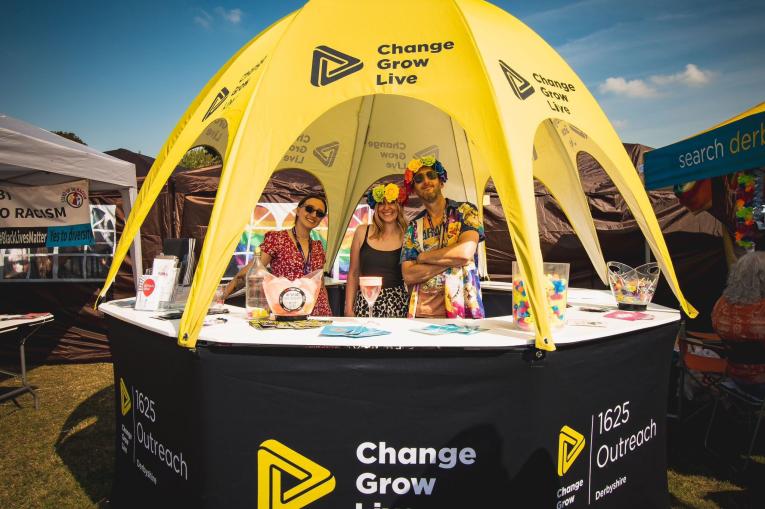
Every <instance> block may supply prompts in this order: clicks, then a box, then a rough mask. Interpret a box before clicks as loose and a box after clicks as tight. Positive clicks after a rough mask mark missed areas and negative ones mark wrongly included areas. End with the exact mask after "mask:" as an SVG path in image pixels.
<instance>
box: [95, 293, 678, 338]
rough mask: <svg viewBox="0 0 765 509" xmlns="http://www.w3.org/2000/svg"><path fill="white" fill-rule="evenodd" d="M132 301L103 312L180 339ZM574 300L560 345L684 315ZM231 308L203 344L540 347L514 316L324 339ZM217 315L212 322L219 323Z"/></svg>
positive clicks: (559, 333) (387, 321)
mask: <svg viewBox="0 0 765 509" xmlns="http://www.w3.org/2000/svg"><path fill="white" fill-rule="evenodd" d="M508 297H509V296H508ZM131 300H132V299H125V300H123V301H112V302H107V303H105V304H101V305H100V306H99V309H100V310H101V311H102V312H104V313H106V314H107V315H110V316H113V317H115V318H118V319H120V320H124V321H126V322H128V323H132V324H134V325H137V326H139V327H142V328H144V329H147V330H150V331H153V332H156V333H159V334H162V335H165V336H169V337H173V338H175V337H177V336H178V324H179V322H180V320H160V319H157V318H152V317H153V316H156V315H157V314H159V312H157V311H136V310H134V309H133V308H132V302H131ZM568 302H569V304H570V305H571V306H572V307H570V308H568V310H567V314H568V325H566V326H565V327H563V328H561V329H557V330H555V329H554V330H553V338H554V340H555V343H556V344H558V345H565V344H568V343H578V342H582V341H590V340H594V339H601V338H606V337H609V336H616V335H619V334H625V333H631V332H636V331H639V330H642V329H648V328H651V327H656V326H659V325H665V324H668V323H672V322H677V321H679V320H680V312H679V311H676V310H674V309H670V308H666V307H664V306H659V305H656V304H651V305H649V306H648V310H647V311H646V312H645V313H646V314H648V315H650V316H651V317H652V318H651V319H649V320H636V321H627V320H620V319H615V318H605V317H604V316H603V315H605V314H607V313H608V312H604V313H594V312H587V311H582V310H581V309H580V307H581V306H588V305H589V306H593V305H599V306H611V307H612V308H613V309H612V310H616V306H615V302H614V299H613V296H612V295H611V293H610V292H609V291H606V290H585V289H580V288H570V289H569V291H568ZM226 308H228V309H229V313H227V314H225V315H215V316H224V317H225V318H226V319H227V321H226V323H221V324H212V325H205V326H203V327H202V331H201V333H200V334H199V341H200V342H209V343H216V344H230V345H253V346H339V347H353V348H378V347H382V348H508V347H517V346H526V345H533V344H534V333H533V332H526V331H522V330H520V329H517V328H516V327H515V326H514V325H513V318H512V316H504V317H499V318H486V319H483V320H463V322H464V323H466V324H468V325H478V326H480V327H483V328H485V329H486V330H484V331H481V332H479V333H476V334H471V335H469V336H466V335H462V334H455V333H452V334H443V335H440V336H431V335H427V334H422V333H419V332H414V331H413V329H420V328H422V327H425V326H426V325H428V324H433V323H436V324H437V323H459V322H460V320H448V319H430V318H417V319H405V318H375V319H374V321H375V322H376V323H377V326H376V328H380V329H385V330H389V331H391V334H388V335H386V336H374V337H370V338H356V339H354V338H338V337H325V336H319V331H320V330H321V329H320V328H317V329H304V330H292V329H279V330H275V329H271V330H259V329H255V328H254V327H251V326H250V325H249V324H248V323H247V320H246V319H245V311H244V309H243V308H240V307H235V306H228V305H227V306H226ZM609 311H611V310H609ZM215 316H213V317H212V318H213V319H214V318H215ZM208 319H209V317H208ZM210 321H212V320H210ZM332 321H333V324H335V325H359V324H362V325H363V324H366V321H367V320H366V319H365V318H344V317H332Z"/></svg>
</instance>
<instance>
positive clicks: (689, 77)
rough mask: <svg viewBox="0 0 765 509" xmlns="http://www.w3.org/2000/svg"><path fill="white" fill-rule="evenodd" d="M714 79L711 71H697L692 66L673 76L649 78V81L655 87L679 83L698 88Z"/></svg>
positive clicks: (687, 66)
mask: <svg viewBox="0 0 765 509" xmlns="http://www.w3.org/2000/svg"><path fill="white" fill-rule="evenodd" d="M713 77H714V73H713V72H712V71H705V70H703V69H699V68H698V67H697V66H696V65H694V64H688V65H686V66H685V70H684V71H681V72H678V73H675V74H663V75H661V74H660V75H657V76H651V81H652V82H653V83H655V84H657V85H671V84H674V83H679V84H682V85H687V86H689V87H700V86H703V85H706V84H707V83H709V82H710V81H711V80H712V78H713Z"/></svg>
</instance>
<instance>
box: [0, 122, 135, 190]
mask: <svg viewBox="0 0 765 509" xmlns="http://www.w3.org/2000/svg"><path fill="white" fill-rule="evenodd" d="M0 165H2V166H11V167H17V168H25V169H27V170H32V171H34V170H37V171H43V172H49V173H54V174H60V175H66V176H70V177H72V178H87V179H88V180H91V181H93V182H94V183H95V182H99V183H101V185H100V186H99V189H105V190H109V189H121V188H127V187H135V186H136V177H135V166H134V165H133V164H131V163H129V162H126V161H122V160H120V159H117V158H114V157H111V156H109V155H107V154H104V153H102V152H99V151H98V150H96V149H94V148H92V147H88V146H87V145H83V144H81V143H76V142H74V141H71V140H68V139H66V138H63V137H61V136H59V135H57V134H54V133H52V132H50V131H46V130H45V129H41V128H39V127H36V126H33V125H31V124H28V123H26V122H23V121H21V120H18V119H15V118H12V117H8V116H6V115H0ZM11 171H15V170H14V169H13V168H12V169H11ZM2 178H3V175H2V173H0V179H2Z"/></svg>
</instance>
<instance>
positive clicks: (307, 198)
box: [297, 194, 329, 212]
mask: <svg viewBox="0 0 765 509" xmlns="http://www.w3.org/2000/svg"><path fill="white" fill-rule="evenodd" d="M311 199H313V200H319V201H320V202H322V203H323V204H324V212H329V207H327V199H326V198H325V197H324V196H322V195H320V194H309V195H308V196H304V197H303V199H302V200H300V201H299V202H298V205H297V206H298V208H300V207H302V206H303V204H304V203H305V202H307V201H308V200H311Z"/></svg>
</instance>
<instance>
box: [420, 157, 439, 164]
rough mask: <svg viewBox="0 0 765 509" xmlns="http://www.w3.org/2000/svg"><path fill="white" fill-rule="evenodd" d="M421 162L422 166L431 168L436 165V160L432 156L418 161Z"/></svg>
mask: <svg viewBox="0 0 765 509" xmlns="http://www.w3.org/2000/svg"><path fill="white" fill-rule="evenodd" d="M420 161H422V165H423V166H433V165H434V164H436V158H435V157H433V156H427V157H423V158H421V159H420Z"/></svg>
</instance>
